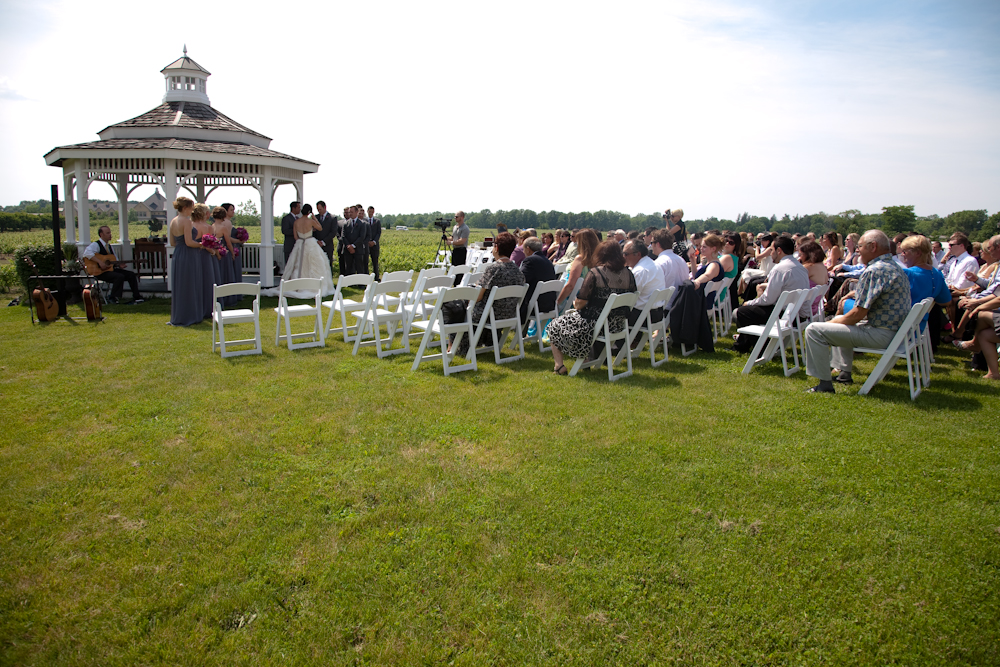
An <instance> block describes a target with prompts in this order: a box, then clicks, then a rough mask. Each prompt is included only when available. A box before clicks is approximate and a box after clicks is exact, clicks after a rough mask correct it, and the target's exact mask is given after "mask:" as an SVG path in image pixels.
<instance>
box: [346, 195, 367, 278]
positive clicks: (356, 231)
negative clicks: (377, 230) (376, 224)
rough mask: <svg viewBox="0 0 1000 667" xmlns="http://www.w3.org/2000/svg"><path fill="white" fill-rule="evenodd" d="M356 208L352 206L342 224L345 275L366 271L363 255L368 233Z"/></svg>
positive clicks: (365, 260) (365, 261)
mask: <svg viewBox="0 0 1000 667" xmlns="http://www.w3.org/2000/svg"><path fill="white" fill-rule="evenodd" d="M358 210H359V209H358V207H357V206H352V207H351V210H350V214H349V215H350V217H349V218H348V220H347V222H346V223H345V224H344V231H343V235H342V240H343V243H344V275H346V276H350V275H354V274H356V273H367V272H368V262H367V259H366V255H365V247H366V243H367V239H368V234H367V232H366V231H365V227H366V225H365V224H364V223H363V222H362V221H361V220H360V219H359V218H358Z"/></svg>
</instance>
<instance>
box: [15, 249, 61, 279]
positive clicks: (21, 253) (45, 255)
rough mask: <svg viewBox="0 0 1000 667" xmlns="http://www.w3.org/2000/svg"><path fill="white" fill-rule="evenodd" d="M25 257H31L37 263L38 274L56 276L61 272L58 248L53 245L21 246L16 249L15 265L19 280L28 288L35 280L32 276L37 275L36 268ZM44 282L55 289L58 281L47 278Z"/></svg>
mask: <svg viewBox="0 0 1000 667" xmlns="http://www.w3.org/2000/svg"><path fill="white" fill-rule="evenodd" d="M25 258H31V261H33V262H34V263H35V267H37V269H38V275H41V276H54V275H57V274H59V273H61V267H59V266H58V265H57V264H56V249H55V248H53V247H52V246H51V245H47V246H38V245H27V246H21V247H19V248H18V249H17V250H15V251H14V266H15V268H16V270H17V277H18V280H20V281H21V286H22V287H24V289H26V290H27V289H28V286H29V285H30V284H32V282H33V281H32V277H33V276H34V275H35V269H33V268H31V267H30V266H28V264H27V262H25V261H24V260H25ZM44 282H45V285H46V287H49V288H53V289H54V288H55V287H56V282H55V281H54V280H47V281H44Z"/></svg>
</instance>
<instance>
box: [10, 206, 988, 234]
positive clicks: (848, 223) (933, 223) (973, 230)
mask: <svg viewBox="0 0 1000 667" xmlns="http://www.w3.org/2000/svg"><path fill="white" fill-rule="evenodd" d="M913 209H914V207H913V206H912V205H908V206H886V207H884V208H883V209H882V211H881V212H880V213H862V212H861V211H859V210H857V209H851V210H847V211H843V212H841V213H836V214H829V213H824V212H823V211H820V212H819V213H811V214H808V215H798V214H796V215H795V216H790V215H788V214H787V213H786V214H784V215H783V216H782V217H780V218H779V217H777V216H776V215H771V216H760V215H751V214H750V213H749V212H743V213H740V214H739V215H737V216H736V218H735V219H734V220H729V219H725V218H717V217H710V218H705V219H694V220H686V221H685V224H686V225H687V229H688V231H689V232H704V231H708V230H710V229H720V230H731V231H737V232H749V233H751V234H759V233H760V232H775V233H779V234H780V233H784V232H788V233H790V234H806V233H809V232H812V233H814V234H817V235H819V234H824V233H826V232H831V231H835V232H838V233H840V234H842V235H844V236H846V235H847V234H850V233H852V232H856V233H862V232H864V231H865V230H868V229H881V230H882V231H884V232H886V233H887V234H890V235H892V234H896V233H899V232H909V231H916V232H919V233H921V234H923V235H925V236H927V237H942V236H943V237H947V236H950V235H951V234H953V233H954V232H962V233H964V234H966V235H967V236H969V238H970V239H972V240H973V241H984V240H986V239H987V238H989V237H990V236H992V235H994V234H997V233H998V232H1000V212H997V213H994V214H993V215H992V216H991V215H989V214H988V212H987V211H986V209H978V210H965V211H956V212H954V213H950V214H949V215H947V216H944V217H941V216H939V215H936V214H935V215H928V216H919V217H918V216H916V215H915V214H914V211H913ZM51 212H52V208H51V202H49V201H48V200H47V199H39V200H35V201H31V200H25V201H22V202H21V203H20V204H18V205H17V206H5V207H4V208H3V212H0V232H2V231H30V230H31V229H48V228H50V227H51V218H50V217H47V216H46V215H45V214H48V215H51ZM662 215H663V214H662V213H661V212H656V213H649V214H644V213H639V214H636V215H629V214H628V213H620V212H618V211H608V210H600V211H595V212H589V211H582V212H579V213H572V212H570V213H564V212H562V211H541V212H535V211H533V210H531V209H510V210H499V211H492V210H490V209H483V210H481V211H476V212H466V218H465V221H466V223H467V224H468V225H469V227H471V228H474V229H496V227H497V225H498V224H503V225H504V226H506V227H507V229H509V230H512V231H513V230H515V229H526V228H528V227H534V228H536V229H582V228H584V227H590V228H592V229H596V230H599V231H602V232H606V231H612V230H615V229H624V230H626V231H630V230H633V229H645V228H647V227H657V228H659V227H662V226H663V224H664V223H663V218H662ZM454 216H455V213H454V212H441V211H433V212H431V213H400V214H384V215H382V216H381V217H382V223H383V225H384V226H385V227H387V228H390V229H391V228H393V227H395V226H397V225H401V226H406V227H412V228H414V229H423V228H431V227H433V225H434V221H435V220H436V219H438V218H443V219H444V220H446V221H448V223H449V227H450V226H451V225H452V224H453V223H452V219H453V218H454ZM109 217H110V218H113V220H114V221H117V219H118V216H117V214H115V215H112V216H109ZM91 219H92V220H95V219H100V216H94V215H92V216H91ZM274 220H275V225H280V224H281V216H275V218H274ZM130 222H134V220H131V216H130ZM233 222H234V223H235V224H236V225H237V226H243V227H248V226H259V225H260V214H259V213H258V212H257V207H256V205H255V204H254V202H253V201H252V200H248V201H246V202H244V203H242V204H240V205H238V207H237V215H236V217H235V219H234V221H233Z"/></svg>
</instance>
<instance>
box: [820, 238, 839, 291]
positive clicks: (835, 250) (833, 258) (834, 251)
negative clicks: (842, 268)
mask: <svg viewBox="0 0 1000 667" xmlns="http://www.w3.org/2000/svg"><path fill="white" fill-rule="evenodd" d="M819 245H820V247H821V248H823V252H824V254H825V255H826V256H825V257H824V259H823V265H824V266H825V267H826V270H827V271H828V272H829V271H833V267H835V266H837V265H838V264H841V263H842V261H843V259H844V251H843V250H841V249H840V245H839V244H838V238H837V232H827V233H826V234H823V236H821V237H820V239H819ZM822 284H823V285H825V284H826V282H823V283H822Z"/></svg>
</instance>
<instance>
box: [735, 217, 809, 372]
mask: <svg viewBox="0 0 1000 667" xmlns="http://www.w3.org/2000/svg"><path fill="white" fill-rule="evenodd" d="M773 245H774V261H775V262H776V263H775V265H774V268H773V269H771V273H770V274H769V275H768V277H767V282H766V283H764V284H763V285H758V286H757V293H758V294H759V295H760V296H758V297H757V298H756V299H753V300H752V301H747V302H744V304H743V305H742V306H740V307H739V308H737V309H736V321H737V322H738V324H739V326H740V327H746V326H750V325H751V324H765V323H766V322H767V319H768V318H769V317H771V312H772V311H773V310H774V305H775V304H776V303H777V302H778V297H780V296H781V293H782V292H790V291H791V290H797V289H809V272H808V271H807V270H806V267H804V266H802V264H800V263H799V260H797V259H795V257H794V255H793V253H794V252H795V242H794V241H792V239H790V238H789V237H787V236H779V237H778V238H777V239H775V241H774V244H773ZM811 309H812V304H809V303H804V304H803V305H802V311H800V313H801V314H802V315H805V316H807V317H808V316H809V315H810V314H811ZM756 344H757V337H756V336H748V335H746V334H740V335H739V336H737V337H736V343H735V344H734V345H733V349H734V350H735V351H737V352H744V353H745V352H749V351H750V350H752V349H753V346H754V345H756Z"/></svg>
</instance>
